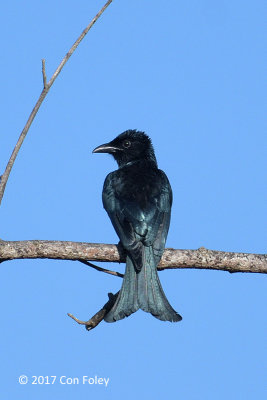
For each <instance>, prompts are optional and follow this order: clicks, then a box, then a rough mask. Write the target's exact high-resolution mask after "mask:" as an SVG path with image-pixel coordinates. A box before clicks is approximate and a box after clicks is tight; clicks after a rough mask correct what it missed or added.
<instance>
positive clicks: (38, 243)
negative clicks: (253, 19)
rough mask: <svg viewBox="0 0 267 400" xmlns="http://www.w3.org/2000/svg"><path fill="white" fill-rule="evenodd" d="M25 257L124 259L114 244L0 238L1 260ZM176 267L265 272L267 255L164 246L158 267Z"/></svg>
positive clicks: (266, 269) (92, 259)
mask: <svg viewBox="0 0 267 400" xmlns="http://www.w3.org/2000/svg"><path fill="white" fill-rule="evenodd" d="M25 258H28V259H31V258H49V259H57V260H83V261H88V260H90V261H100V262H115V263H121V262H125V254H124V253H123V250H121V249H120V247H119V246H116V245H113V244H101V243H80V242H61V241H50V240H25V241H14V242H13V241H12V242H9V241H3V240H2V241H0V262H3V261H8V260H15V259H25ZM176 268H197V269H213V270H221V271H228V272H259V273H267V255H266V254H249V253H233V252H224V251H216V250H208V249H206V248H204V247H200V248H199V249H197V250H175V249H165V251H164V254H163V256H162V259H161V262H160V264H159V266H158V269H159V270H163V269H176Z"/></svg>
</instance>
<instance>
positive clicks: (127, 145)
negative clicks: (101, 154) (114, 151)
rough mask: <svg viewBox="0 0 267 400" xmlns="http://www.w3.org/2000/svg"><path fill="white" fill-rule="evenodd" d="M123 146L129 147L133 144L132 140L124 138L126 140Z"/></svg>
mask: <svg viewBox="0 0 267 400" xmlns="http://www.w3.org/2000/svg"><path fill="white" fill-rule="evenodd" d="M122 145H123V147H124V148H125V149H128V148H129V147H130V146H131V142H130V140H124V142H123V143H122Z"/></svg>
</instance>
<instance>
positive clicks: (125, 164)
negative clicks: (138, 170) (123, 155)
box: [118, 158, 158, 168]
mask: <svg viewBox="0 0 267 400" xmlns="http://www.w3.org/2000/svg"><path fill="white" fill-rule="evenodd" d="M148 164H149V165H150V166H151V167H154V168H157V167H158V165H157V161H156V159H151V158H138V159H135V160H131V161H127V160H125V161H121V162H118V165H119V168H124V167H130V166H140V167H145V166H146V165H148Z"/></svg>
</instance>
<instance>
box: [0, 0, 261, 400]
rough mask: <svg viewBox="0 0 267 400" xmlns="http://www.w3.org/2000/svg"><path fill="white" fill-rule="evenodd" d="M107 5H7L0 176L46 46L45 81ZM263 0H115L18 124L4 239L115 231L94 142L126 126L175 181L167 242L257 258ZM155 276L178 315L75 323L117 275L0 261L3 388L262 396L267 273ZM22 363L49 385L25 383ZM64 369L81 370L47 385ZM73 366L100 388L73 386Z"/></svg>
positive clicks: (235, 399) (52, 393)
mask: <svg viewBox="0 0 267 400" xmlns="http://www.w3.org/2000/svg"><path fill="white" fill-rule="evenodd" d="M102 4H103V3H102V2H100V1H97V0H94V1H90V2H88V1H79V2H78V3H77V2H76V3H74V2H71V1H68V0H65V1H56V2H52V1H50V0H48V1H46V2H36V1H35V2H34V1H32V0H29V1H27V2H21V1H13V2H6V3H4V4H3V5H2V8H1V15H0V27H1V28H0V30H1V37H2V39H3V40H2V44H1V47H2V49H1V60H0V71H1V77H2V79H1V92H0V97H1V100H0V101H1V110H2V117H1V123H2V129H1V135H0V171H3V170H4V167H5V165H6V163H7V160H8V158H9V156H10V153H11V151H12V149H13V147H14V145H15V143H16V141H17V138H18V135H19V133H20V131H21V130H22V128H23V126H24V124H25V122H26V119H27V118H28V115H29V113H30V111H31V109H32V107H33V105H34V103H35V101H36V100H37V98H38V96H39V93H40V91H41V89H42V76H41V59H42V58H45V59H46V65H47V75H48V77H50V76H51V74H52V73H53V72H54V70H55V69H56V67H57V65H58V64H59V62H60V61H61V59H62V58H63V56H64V55H65V53H66V52H67V51H68V49H69V47H70V46H71V44H72V43H73V42H74V41H75V40H76V38H77V36H78V35H79V34H80V32H81V31H82V29H84V27H85V26H86V25H87V24H88V22H89V21H90V19H91V18H92V17H93V16H94V15H95V14H96V12H97V11H98V10H99V9H100V7H101V6H102ZM263 4H264V3H263V1H261V0H258V1H255V2H249V1H246V0H245V1H239V0H236V1H233V2H227V1H220V2H214V1H202V2H200V1H196V0H195V1H187V2H181V1H174V0H170V1H168V2H162V1H158V0H153V1H141V0H135V1H132V0H131V1H127V2H126V1H118V0H117V1H114V3H113V4H112V5H111V6H110V7H109V8H108V9H107V10H106V12H105V13H104V15H103V16H102V17H101V19H100V20H99V21H98V22H97V24H96V25H95V26H94V28H93V29H92V30H91V32H90V33H89V34H88V36H87V37H86V39H85V40H84V41H83V43H82V44H81V46H80V47H79V48H78V50H77V51H76V53H75V54H74V55H73V56H72V58H71V59H70V60H69V62H68V64H67V65H66V66H65V67H64V69H63V71H62V73H61V75H60V76H59V78H58V80H57V81H56V82H55V84H54V86H53V87H52V89H51V90H50V92H49V94H48V96H47V98H46V100H45V102H44V104H43V105H42V107H41V109H40V111H39V113H38V115H37V117H36V119H35V121H34V123H33V125H32V127H31V129H30V131H29V133H28V136H27V138H26V140H25V142H24V144H23V147H22V149H21V151H20V153H19V155H18V158H17V160H16V163H15V165H14V169H13V171H12V173H11V176H10V179H9V182H8V185H7V188H6V193H5V197H4V200H3V202H2V206H1V208H0V221H1V222H0V237H1V238H2V239H5V240H25V239H50V240H72V241H83V242H95V243H101V242H102V243H117V237H116V234H115V232H114V230H113V228H112V226H111V223H110V221H109V219H108V217H107V215H106V213H105V211H104V210H103V208H102V203H101V191H102V185H103V181H104V178H105V176H106V175H107V173H108V172H110V171H111V170H114V169H115V168H116V165H115V163H114V161H113V160H112V158H111V157H109V156H107V155H93V154H92V153H91V151H92V149H93V148H95V147H96V146H97V145H99V144H101V143H103V142H106V141H109V140H111V139H112V138H113V137H115V136H116V135H117V134H119V133H120V132H122V131H124V130H126V129H129V128H136V129H140V130H144V131H146V132H147V133H148V134H149V135H150V136H151V138H152V140H153V143H154V147H155V151H156V155H157V159H158V163H159V166H160V168H161V169H163V170H164V171H165V172H166V173H167V175H168V177H169V179H170V181H171V184H172V188H173V192H174V204H173V212H172V222H171V228H170V232H169V236H168V240H167V246H168V247H174V248H181V249H186V248H188V249H195V248H198V247H200V246H205V247H207V248H209V249H216V250H222V251H235V252H250V253H266V195H267V189H266V167H267V166H266V125H265V121H264V94H265V93H266V87H264V80H263V76H264V75H263V73H264V69H265V68H264V57H263V54H264V44H265V43H264V38H265V35H266V30H265V29H266V28H265V27H264V23H263V21H264V17H263V16H264V5H263ZM265 65H266V64H265ZM105 266H107V267H110V268H114V269H115V268H117V270H119V271H123V269H124V265H117V266H116V265H115V266H113V265H109V264H106V265H105ZM160 279H161V281H162V285H163V287H164V290H165V292H166V294H167V297H168V299H169V300H170V302H171V304H172V305H173V306H174V308H176V309H177V311H178V312H179V313H180V314H181V315H182V316H183V321H182V322H180V323H178V324H169V323H163V322H161V321H158V320H156V319H155V318H153V317H151V316H150V315H148V314H146V313H143V312H141V311H139V312H137V313H135V314H134V315H132V316H131V317H129V318H127V319H125V320H123V321H121V322H117V323H115V324H106V323H104V322H103V323H101V324H100V325H99V326H98V328H96V329H95V330H93V331H91V332H86V331H85V329H84V328H83V327H80V326H78V325H76V324H75V323H74V322H73V321H72V320H71V319H69V318H68V317H67V315H66V313H67V312H71V313H73V314H75V315H76V316H77V317H79V318H81V319H88V318H89V317H90V316H91V315H93V314H94V313H95V312H96V311H97V310H98V309H99V308H100V307H102V305H103V304H104V303H105V302H106V300H107V293H108V292H114V293H115V292H116V291H117V290H118V289H119V287H120V284H121V280H120V279H119V278H115V277H112V276H108V275H107V276H106V275H104V274H101V273H99V272H97V271H94V270H91V269H89V268H86V267H85V266H84V265H82V264H79V263H78V262H68V261H52V260H31V261H29V260H24V261H20V260H19V261H12V262H8V263H3V264H1V280H0V301H1V304H2V313H1V317H2V318H1V331H0V339H1V340H0V343H1V346H0V349H1V360H2V362H1V367H0V369H1V371H0V372H1V380H0V382H1V390H2V391H3V394H4V397H5V398H7V399H8V398H10V399H11V398H12V399H13V398H19V399H27V400H29V399H30V400H31V399H36V398H38V399H41V400H42V399H48V398H49V399H51V400H53V399H61V398H62V399H63V398H64V399H73V398H79V399H87V398H89V397H91V396H93V397H94V398H96V399H99V400H102V399H114V398H126V397H127V399H129V400H131V399H136V398H137V397H139V398H147V399H149V400H150V399H155V398H163V396H164V398H165V397H168V396H173V395H175V396H176V398H179V399H185V400H202V399H205V400H211V399H212V400H214V399H216V400H222V399H226V398H227V399H229V400H239V399H240V400H241V399H242V400H244V399H247V400H250V399H251V400H252V399H253V400H254V399H263V398H266V367H267V366H266V356H267V350H266V325H267V324H266V323H267V318H266V276H264V275H261V274H229V273H227V272H221V271H204V270H202V271H201V270H186V269H185V270H172V271H164V272H161V273H160ZM20 375H27V376H28V377H29V381H30V382H32V380H33V378H32V376H57V380H56V382H55V384H53V385H52V384H50V385H44V384H43V385H42V384H39V385H34V384H31V383H28V384H27V385H20V384H19V383H18V378H19V376H20ZM61 376H66V377H70V378H74V377H77V378H79V379H80V383H79V384H76V385H75V384H69V385H67V384H60V382H59V379H60V377H61ZM83 376H89V377H95V376H97V377H100V378H106V379H107V378H109V383H108V385H107V387H105V386H104V385H98V384H94V385H89V384H82V377H83ZM63 380H64V378H63Z"/></svg>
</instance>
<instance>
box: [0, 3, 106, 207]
mask: <svg viewBox="0 0 267 400" xmlns="http://www.w3.org/2000/svg"><path fill="white" fill-rule="evenodd" d="M110 3H112V0H108V1H107V2H106V4H105V5H104V6H103V7H102V9H101V10H100V11H99V12H98V13H97V14H96V16H95V17H94V18H93V19H92V21H91V22H90V24H89V25H88V26H87V27H86V28H85V29H84V30H83V32H82V33H81V35H80V36H79V37H78V39H77V40H76V42H75V43H74V44H73V45H72V47H71V48H70V50H69V51H68V52H67V54H66V55H65V57H64V58H63V60H62V61H61V63H60V64H59V66H58V67H57V69H56V71H55V72H54V74H53V76H52V78H51V79H50V81H49V82H48V83H47V82H46V74H45V63H44V60H43V62H42V72H43V83H44V88H43V90H42V92H41V94H40V97H39V99H38V100H37V102H36V104H35V106H34V108H33V110H32V112H31V114H30V116H29V119H28V121H27V123H26V125H25V126H24V128H23V130H22V132H21V134H20V137H19V139H18V142H17V144H16V146H15V148H14V150H13V152H12V154H11V157H10V159H9V161H8V163H7V166H6V169H5V172H4V173H3V175H2V176H1V180H0V204H1V201H2V198H3V196H4V192H5V188H6V184H7V181H8V178H9V174H10V172H11V169H12V167H13V164H14V162H15V160H16V157H17V155H18V152H19V150H20V147H21V145H22V143H23V141H24V139H25V137H26V135H27V133H28V130H29V128H30V126H31V124H32V121H33V120H34V118H35V116H36V114H37V112H38V110H39V108H40V106H41V104H42V102H43V100H44V99H45V97H46V95H47V93H48V91H49V89H50V88H51V86H52V85H53V83H54V81H55V80H56V78H57V77H58V75H59V74H60V72H61V70H62V68H63V67H64V65H65V64H66V62H67V61H68V59H69V58H70V56H71V55H72V54H73V52H74V51H75V50H76V48H77V47H78V45H79V44H80V42H81V41H82V40H83V38H84V37H85V35H86V34H87V33H88V31H89V30H90V29H91V28H92V26H93V25H94V24H95V22H96V21H97V20H98V18H99V17H100V16H101V15H102V14H103V12H104V11H105V9H106V8H107V7H108V6H109V5H110Z"/></svg>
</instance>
